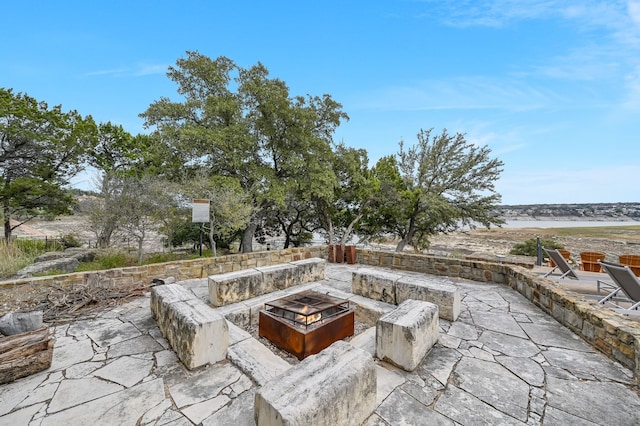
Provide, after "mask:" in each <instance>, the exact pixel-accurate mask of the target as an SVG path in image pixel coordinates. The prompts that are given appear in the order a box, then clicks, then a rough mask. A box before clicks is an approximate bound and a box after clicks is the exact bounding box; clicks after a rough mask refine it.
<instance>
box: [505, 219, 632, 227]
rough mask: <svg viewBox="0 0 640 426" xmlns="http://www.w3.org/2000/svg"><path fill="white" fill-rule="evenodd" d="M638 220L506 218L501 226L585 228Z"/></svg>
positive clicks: (622, 224) (629, 224)
mask: <svg viewBox="0 0 640 426" xmlns="http://www.w3.org/2000/svg"><path fill="white" fill-rule="evenodd" d="M632 225H640V221H636V220H631V221H628V220H627V221H619V220H618V221H615V220H614V221H607V220H507V221H506V223H505V224H504V225H502V227H503V228H585V227H593V226H632Z"/></svg>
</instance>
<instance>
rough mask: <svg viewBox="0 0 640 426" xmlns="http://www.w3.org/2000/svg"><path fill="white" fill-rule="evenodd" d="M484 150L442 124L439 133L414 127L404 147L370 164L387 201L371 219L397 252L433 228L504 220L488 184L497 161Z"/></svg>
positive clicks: (424, 242)
mask: <svg viewBox="0 0 640 426" xmlns="http://www.w3.org/2000/svg"><path fill="white" fill-rule="evenodd" d="M490 154H491V150H490V149H489V148H488V147H486V146H483V147H478V146H475V145H474V144H472V143H470V142H468V141H467V140H466V138H465V136H464V135H463V134H461V133H456V134H455V135H450V134H448V133H447V131H446V129H445V130H443V131H442V133H441V134H439V135H437V134H432V130H420V132H419V133H418V134H417V143H416V144H415V145H412V146H409V147H405V144H404V142H400V150H399V152H398V154H397V156H396V157H386V158H383V159H381V160H380V161H379V162H378V164H377V165H376V170H377V173H378V176H379V178H380V179H381V180H382V181H383V184H382V191H383V192H384V193H385V194H386V195H385V198H386V200H387V201H386V203H385V206H384V207H383V208H382V209H380V211H379V212H378V214H377V218H376V220H374V222H375V223H377V226H378V227H377V231H378V232H382V233H385V232H386V233H390V234H392V235H396V236H398V237H399V238H400V242H399V243H398V245H397V247H396V251H402V250H403V249H404V248H405V246H407V245H412V246H413V247H414V249H422V248H426V247H428V245H429V236H431V235H435V234H437V233H441V232H445V233H446V232H450V231H453V230H455V229H459V228H461V227H463V226H470V227H475V226H478V225H483V226H486V227H489V226H490V225H499V224H502V223H504V222H503V220H502V219H501V218H500V217H499V215H498V213H497V211H496V209H495V207H496V206H497V203H499V201H500V195H499V194H498V193H496V192H495V187H494V183H495V181H496V180H497V179H498V177H499V175H500V173H501V172H502V165H503V163H502V162H501V161H500V160H498V159H496V158H491V157H490ZM396 160H397V161H396Z"/></svg>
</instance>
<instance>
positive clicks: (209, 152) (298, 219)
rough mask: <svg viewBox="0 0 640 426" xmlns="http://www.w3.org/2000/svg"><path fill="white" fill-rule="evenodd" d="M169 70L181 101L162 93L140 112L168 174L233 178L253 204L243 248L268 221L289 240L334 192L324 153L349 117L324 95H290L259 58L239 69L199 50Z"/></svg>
mask: <svg viewBox="0 0 640 426" xmlns="http://www.w3.org/2000/svg"><path fill="white" fill-rule="evenodd" d="M167 75H168V76H169V78H170V79H171V80H173V81H174V82H175V83H176V84H177V85H178V89H177V90H178V94H180V95H181V96H182V97H183V99H182V101H180V102H175V101H172V100H170V99H169V98H166V97H162V98H160V100H158V101H156V102H154V103H153V104H152V105H150V106H149V108H148V109H147V111H145V112H144V113H143V114H141V116H142V117H143V118H144V119H145V125H146V126H147V127H150V128H153V133H154V135H155V137H156V140H157V141H159V143H161V144H163V146H164V148H163V149H162V151H163V152H164V153H165V156H164V167H163V169H165V170H166V171H167V173H168V174H170V175H171V178H173V179H175V178H178V177H180V178H183V179H184V177H185V176H186V177H187V178H192V177H194V176H195V175H196V174H198V173H200V172H201V171H203V170H204V171H206V172H207V173H208V174H209V175H210V176H224V177H227V178H230V179H234V180H235V181H236V182H237V183H238V185H239V187H240V188H242V190H243V191H245V192H246V193H247V194H248V195H249V198H250V200H251V204H252V206H253V210H252V211H253V214H252V216H251V219H250V221H249V222H248V224H247V226H246V228H245V230H244V232H243V238H242V249H243V251H245V252H248V251H252V241H253V237H254V235H255V232H256V230H257V229H259V228H261V227H265V226H267V223H271V224H277V225H274V226H276V227H278V228H279V229H280V231H281V232H283V233H284V234H285V235H286V237H287V240H291V238H292V237H293V236H294V235H295V234H296V233H299V232H300V231H301V229H303V228H305V226H306V224H307V222H308V221H309V217H308V213H309V212H310V210H309V205H310V202H311V199H312V198H318V197H321V198H329V199H330V198H332V197H333V192H332V189H333V188H334V186H335V185H334V183H335V179H336V178H335V174H334V172H333V170H332V169H331V167H330V164H328V163H326V162H323V161H321V159H323V158H327V157H329V156H330V155H331V143H332V134H333V132H334V131H335V128H336V127H337V126H338V125H339V124H340V122H341V120H345V119H347V118H348V117H347V115H346V114H345V113H344V112H343V111H342V109H341V108H342V107H341V105H340V104H339V103H337V102H335V101H334V100H333V99H332V98H331V97H330V96H329V95H323V96H321V97H317V96H310V95H307V96H306V97H302V96H291V95H290V94H289V88H288V87H287V86H286V84H285V83H284V82H283V81H281V80H279V79H277V78H270V77H269V72H268V70H267V69H266V67H264V66H263V65H262V64H260V63H258V64H256V65H254V66H251V67H249V68H242V67H239V66H237V65H236V64H235V63H234V62H233V61H231V60H230V59H228V58H225V57H219V58H217V59H215V60H212V59H210V58H208V57H206V56H204V55H201V54H199V53H198V52H187V57H186V58H181V59H179V60H178V61H177V63H176V67H170V69H169V72H168V74H167ZM167 154H168V155H167Z"/></svg>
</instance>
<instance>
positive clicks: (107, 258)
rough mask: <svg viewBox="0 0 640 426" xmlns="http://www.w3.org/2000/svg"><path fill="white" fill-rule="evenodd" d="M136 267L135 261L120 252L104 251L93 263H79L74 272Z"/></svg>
mask: <svg viewBox="0 0 640 426" xmlns="http://www.w3.org/2000/svg"><path fill="white" fill-rule="evenodd" d="M134 265H136V259H134V258H132V257H130V256H127V254H126V253H124V252H121V251H115V250H109V251H104V252H101V253H99V254H98V256H96V259H95V260H94V261H93V262H81V263H80V265H79V266H78V268H77V269H76V272H84V271H96V270H103V269H112V268H124V267H127V266H134Z"/></svg>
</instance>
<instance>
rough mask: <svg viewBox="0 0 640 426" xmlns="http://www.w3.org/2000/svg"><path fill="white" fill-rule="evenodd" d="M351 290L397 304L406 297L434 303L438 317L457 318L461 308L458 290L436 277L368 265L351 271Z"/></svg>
mask: <svg viewBox="0 0 640 426" xmlns="http://www.w3.org/2000/svg"><path fill="white" fill-rule="evenodd" d="M351 291H352V292H353V293H354V294H357V295H360V296H364V297H367V298H369V299H373V300H378V301H382V302H386V303H392V304H395V305H399V304H400V303H402V302H404V301H405V300H408V299H415V300H422V301H425V302H431V303H434V304H436V305H438V308H439V312H440V314H439V315H440V318H442V319H446V320H448V321H455V320H456V319H458V316H459V315H460V310H461V299H462V298H461V296H460V290H459V289H458V288H457V287H456V286H455V285H453V284H452V283H451V284H449V283H447V282H445V280H444V279H439V278H436V277H433V278H431V277H424V278H423V277H418V276H403V275H400V274H395V273H392V272H387V271H381V270H377V269H371V268H360V269H358V270H357V271H355V272H353V274H352V280H351Z"/></svg>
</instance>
